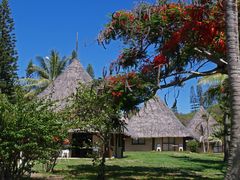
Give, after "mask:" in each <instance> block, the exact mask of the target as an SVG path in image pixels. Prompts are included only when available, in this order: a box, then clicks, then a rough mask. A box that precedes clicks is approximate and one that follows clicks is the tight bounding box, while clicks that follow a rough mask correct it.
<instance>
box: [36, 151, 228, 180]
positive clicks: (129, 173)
mask: <svg viewBox="0 0 240 180" xmlns="http://www.w3.org/2000/svg"><path fill="white" fill-rule="evenodd" d="M124 156H125V157H124V158H122V159H111V160H107V177H108V178H107V179H204V180H205V179H214V180H217V179H223V174H224V170H225V168H224V164H223V162H222V159H223V155H222V154H196V153H185V152H184V153H182V152H125V153H124ZM35 169H36V170H37V171H39V172H41V168H40V166H36V168H35ZM55 169H56V172H55V173H54V174H55V175H63V176H64V177H65V178H64V179H95V177H96V169H95V168H94V167H93V166H92V161H91V159H68V160H65V159H63V160H59V161H58V164H57V166H56V168H55Z"/></svg>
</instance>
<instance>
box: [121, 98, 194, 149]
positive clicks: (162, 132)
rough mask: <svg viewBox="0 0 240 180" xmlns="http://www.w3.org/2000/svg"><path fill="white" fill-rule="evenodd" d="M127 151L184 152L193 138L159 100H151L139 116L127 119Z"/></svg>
mask: <svg viewBox="0 0 240 180" xmlns="http://www.w3.org/2000/svg"><path fill="white" fill-rule="evenodd" d="M125 134H126V135H127V137H126V138H125V150H126V151H150V150H157V148H159V147H160V149H161V150H162V151H173V150H177V151H178V150H179V149H180V150H182V148H183V149H185V148H186V144H185V140H186V139H189V138H191V137H192V134H191V133H190V132H189V131H188V129H187V128H186V127H185V126H184V125H183V124H182V123H181V122H180V121H179V120H178V119H177V117H176V116H175V114H174V113H173V112H172V111H171V110H170V109H169V108H168V107H167V106H166V105H165V104H164V103H163V102H162V101H161V100H160V99H159V98H157V97H156V98H155V99H151V100H149V101H148V102H147V103H146V105H145V106H144V107H142V108H141V109H140V111H139V113H138V114H136V115H134V116H132V117H131V118H129V119H127V126H126V131H125Z"/></svg>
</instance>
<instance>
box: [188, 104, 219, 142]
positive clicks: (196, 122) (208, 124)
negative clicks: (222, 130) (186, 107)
mask: <svg viewBox="0 0 240 180" xmlns="http://www.w3.org/2000/svg"><path fill="white" fill-rule="evenodd" d="M217 125H218V123H217V121H216V120H215V119H214V118H213V117H212V116H211V115H210V114H209V113H208V112H207V111H206V110H205V109H204V108H203V107H202V106H201V107H200V109H199V110H198V111H197V112H196V114H195V115H194V116H193V118H192V119H191V120H190V121H189V122H188V124H187V126H186V127H187V128H188V130H189V131H190V132H191V133H192V135H193V137H194V138H195V139H196V140H198V141H200V142H201V141H202V140H203V139H207V138H208V137H209V136H211V135H212V134H213V132H214V128H217Z"/></svg>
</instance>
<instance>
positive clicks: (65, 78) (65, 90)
mask: <svg viewBox="0 0 240 180" xmlns="http://www.w3.org/2000/svg"><path fill="white" fill-rule="evenodd" d="M91 81H92V78H91V76H90V75H89V74H88V73H87V72H86V71H85V70H84V68H83V66H82V65H81V64H80V62H79V61H78V60H77V59H73V60H72V62H71V64H70V65H69V66H68V67H67V68H66V70H65V71H64V72H63V73H61V74H60V75H59V76H58V77H57V78H56V79H55V80H54V81H53V82H52V83H51V84H50V85H49V86H48V87H47V88H46V89H45V90H44V91H43V92H41V93H40V94H39V95H38V97H39V98H48V99H50V100H52V101H59V103H58V104H59V106H58V108H57V109H62V108H63V107H65V105H66V102H67V98H68V97H70V96H71V95H72V94H74V93H75V92H76V89H77V87H78V85H79V83H80V82H81V83H89V82H91Z"/></svg>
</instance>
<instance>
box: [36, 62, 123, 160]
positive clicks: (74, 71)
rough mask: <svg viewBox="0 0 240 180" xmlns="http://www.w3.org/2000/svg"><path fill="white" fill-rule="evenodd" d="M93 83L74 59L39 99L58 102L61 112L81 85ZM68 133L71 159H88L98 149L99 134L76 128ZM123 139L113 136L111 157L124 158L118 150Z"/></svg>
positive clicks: (57, 108)
mask: <svg viewBox="0 0 240 180" xmlns="http://www.w3.org/2000/svg"><path fill="white" fill-rule="evenodd" d="M91 81H92V78H91V76H90V75H89V74H88V73H87V72H86V71H85V70H84V68H83V66H82V65H81V63H80V62H79V60H77V59H73V60H72V62H71V64H70V65H69V66H68V67H67V68H66V69H65V71H63V72H62V73H61V74H60V75H59V76H58V77H57V78H56V79H55V80H54V81H53V82H52V83H51V84H50V85H49V86H48V87H47V88H46V89H45V90H44V91H43V92H42V93H40V94H39V95H38V98H41V99H50V100H51V101H56V109H55V110H56V111H61V110H63V109H64V108H65V107H66V105H67V104H68V103H71V100H70V99H69V98H70V97H71V96H72V95H73V94H75V93H76V91H77V88H78V86H79V83H82V84H88V83H91ZM68 133H69V140H70V143H71V148H70V149H67V152H68V151H69V156H70V157H86V156H88V155H90V154H92V153H93V151H94V149H96V148H94V146H93V145H94V144H96V143H97V142H98V141H99V139H98V136H97V132H92V131H84V130H82V129H78V127H76V128H75V129H69V130H68ZM121 137H122V136H121V135H119V134H116V133H113V134H112V138H111V142H109V146H110V148H109V155H110V156H112V155H114V156H116V157H119V156H122V152H119V148H118V147H119V146H121V147H122V145H121V142H122V141H120V140H119V139H120V138H121ZM120 149H121V148H120Z"/></svg>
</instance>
